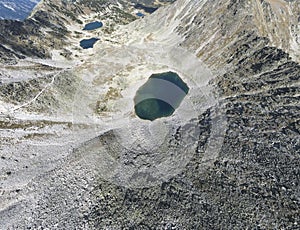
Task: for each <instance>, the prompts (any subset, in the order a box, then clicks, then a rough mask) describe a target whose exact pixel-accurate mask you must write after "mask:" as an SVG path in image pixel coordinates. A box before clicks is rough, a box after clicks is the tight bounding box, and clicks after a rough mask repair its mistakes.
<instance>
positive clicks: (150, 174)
mask: <svg viewBox="0 0 300 230" xmlns="http://www.w3.org/2000/svg"><path fill="white" fill-rule="evenodd" d="M51 2H53V1H51ZM76 2H77V1H76ZM124 2H125V1H124ZM161 2H162V1H161ZM44 4H45V5H44ZM44 4H42V5H41V6H39V8H37V10H36V11H35V12H33V14H32V16H31V17H30V18H36V15H39V14H40V13H39V12H41V11H42V10H41V9H43V8H44V7H47V8H48V7H49V4H50V2H48V3H47V2H45V3H44ZM77 4H78V3H76V4H74V5H73V4H70V5H68V4H67V5H66V8H65V9H69V8H68V7H70V9H72V10H70V11H71V12H77V11H76V9H77V10H78V12H79V10H88V9H89V7H88V6H86V8H82V7H79V8H76V6H77ZM82 4H83V5H84V4H88V3H87V1H86V2H85V3H82ZM116 4H117V5H118V7H119V8H115V10H112V11H118V10H116V9H120V8H121V9H123V10H124V12H128V14H130V15H134V14H131V12H134V9H135V8H134V7H132V8H130V7H128V8H126V7H125V6H126V4H127V3H124V4H125V5H123V8H122V7H120V5H119V4H118V3H116ZM142 4H144V5H145V6H148V7H154V5H153V4H152V3H148V1H143V2H142ZM147 4H148V5H147ZM101 6H102V5H101ZM127 6H128V5H127ZM50 8H52V9H53V10H55V6H52V7H50ZM112 8H114V7H113V6H112ZM128 9H129V10H128ZM59 11H60V12H62V11H61V10H59ZM299 13H300V9H299V3H298V2H297V1H284V0H262V1H258V0H257V1H256V0H247V1H246V0H222V1H220V0H218V1H217V0H203V1H192V0H177V1H176V2H174V3H173V4H171V5H168V6H163V7H160V8H159V9H158V10H157V11H155V12H154V13H153V14H152V15H148V16H146V17H145V18H143V19H139V20H135V21H133V18H132V17H131V16H128V15H127V14H126V15H127V16H126V17H122V18H121V19H122V20H119V21H118V20H117V19H116V18H117V17H116V14H112V20H113V21H114V24H113V27H112V28H113V29H111V30H110V29H109V28H105V26H104V28H103V31H102V30H101V32H96V33H99V35H101V39H100V41H99V42H98V43H96V45H95V48H94V49H92V50H76V49H75V48H74V44H76V43H78V41H79V39H80V38H82V37H84V36H87V35H90V34H88V33H87V34H81V35H79V38H78V39H77V38H75V37H73V35H72V34H74V31H78V29H77V30H75V29H74V28H80V27H79V24H80V22H79V21H77V20H81V21H84V22H88V21H91V19H92V18H91V17H90V14H88V13H84V14H82V15H86V16H81V17H76V19H75V18H74V20H73V19H71V20H69V19H68V20H62V18H63V16H60V14H59V15H58V16H57V18H56V19H51V20H46V21H45V22H43V23H41V24H42V25H44V24H45V23H48V22H49V21H50V22H52V20H57V21H56V22H57V23H58V24H57V23H55V25H56V24H57V25H59V23H61V28H65V30H66V33H63V34H64V36H66V37H68V39H69V40H68V41H70V43H71V44H68V45H67V44H64V43H59V42H58V43H59V46H60V47H53V48H50V49H49V48H48V49H46V51H47V52H48V53H49V56H48V57H50V56H51V55H50V54H52V59H51V60H50V59H34V60H32V59H30V58H28V57H27V58H25V59H24V60H23V61H20V60H19V58H22V57H19V56H18V55H24V56H30V55H31V54H28V53H25V52H23V51H22V50H20V49H21V48H18V49H15V48H12V49H10V51H8V50H5V49H3V52H4V53H5V54H7V56H10V55H11V54H8V52H14V53H15V58H14V60H15V61H14V62H11V61H10V62H9V63H10V65H7V64H3V67H1V72H2V76H1V80H2V81H3V83H2V84H1V85H0V88H1V92H0V97H1V104H0V111H1V123H0V128H1V131H0V135H1V136H0V138H1V144H0V149H1V150H0V154H1V156H0V157H1V159H0V162H1V163H0V166H1V174H0V178H1V180H0V182H1V185H0V186H1V197H2V199H1V201H0V215H1V217H2V218H1V219H0V226H3V227H2V228H3V229H24V228H29V229H43V228H50V229H247V228H249V229H297V228H298V227H299V223H300V219H299V216H300V215H299V214H300V213H299V210H300V199H299V191H300V187H299V181H300V180H299V179H300V178H299V174H300V171H299V164H300V159H299V158H300V155H299V149H300V142H299V140H300V139H299V134H300V113H299V106H300V103H299V102H300V101H299V96H300V94H299V91H300V90H299V78H300V65H299V34H300V33H299ZM55 15H56V14H55ZM74 15H77V14H76V13H74ZM91 15H93V14H91ZM101 15H102V14H101ZM92 17H93V16H92ZM96 18H98V19H101V20H102V19H103V18H101V16H97V17H96ZM29 20H30V19H29ZM103 20H104V19H103ZM33 21H34V20H33ZM131 21H133V22H131ZM104 22H105V21H104ZM129 22H131V23H129ZM127 23H128V24H127ZM124 24H126V25H124ZM22 25H24V24H22ZM104 25H105V24H104ZM49 26H50V25H48V26H47V27H49ZM38 28H40V27H38ZM110 28H111V27H110ZM53 30H54V31H55V29H53ZM18 31H19V30H18ZM24 33H26V32H24ZM92 33H95V32H92ZM29 34H30V36H31V33H29ZM54 38H55V36H54ZM57 39H58V40H59V38H57ZM76 39H77V40H76ZM29 41H30V39H29ZM66 41H67V40H66ZM45 44H47V41H46V40H45ZM16 47H19V46H18V45H16ZM20 47H22V46H20ZM53 49H54V50H55V49H57V50H61V49H67V50H68V51H69V52H71V55H70V56H68V57H64V56H63V55H57V53H55V52H53ZM26 52H29V51H26ZM34 55H35V54H34ZM75 55H76V56H75ZM41 57H44V58H45V57H47V55H44V56H43V55H41ZM26 68H27V70H26ZM168 70H172V71H176V72H177V73H179V74H180V75H181V77H182V78H183V79H184V81H186V82H187V84H188V85H189V87H190V93H189V95H188V97H187V98H186V99H185V100H184V102H183V103H182V105H181V106H180V107H179V109H178V111H177V112H176V113H174V115H173V116H172V117H169V118H163V119H158V120H155V121H153V122H149V121H143V120H140V119H139V118H137V117H136V116H135V114H134V112H133V97H134V95H135V92H136V90H137V89H138V88H139V86H141V85H142V84H143V83H144V82H145V81H146V80H147V78H148V77H149V76H150V75H151V74H152V73H158V72H163V71H168ZM20 72H21V73H22V76H18V75H16V74H13V73H20ZM8 75H9V76H8ZM24 76H25V77H24Z"/></svg>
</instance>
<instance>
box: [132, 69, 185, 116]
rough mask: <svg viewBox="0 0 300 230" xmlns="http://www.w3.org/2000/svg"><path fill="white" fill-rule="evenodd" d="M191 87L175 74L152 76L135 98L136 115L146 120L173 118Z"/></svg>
mask: <svg viewBox="0 0 300 230" xmlns="http://www.w3.org/2000/svg"><path fill="white" fill-rule="evenodd" d="M188 92H189V87H188V86H187V84H186V83H185V82H184V81H183V80H182V79H181V78H180V77H179V75H178V74H177V73H174V72H170V71H169V72H164V73H157V74H152V75H151V76H150V77H149V79H148V81H147V82H146V83H145V84H144V85H142V86H141V87H140V88H139V89H138V90H137V92H136V95H135V97H134V109H135V113H136V115H137V116H138V117H139V118H141V119H144V120H150V121H153V120H155V119H157V118H161V117H168V116H171V115H172V114H173V113H174V112H175V110H176V109H177V108H178V107H179V106H180V103H181V102H182V100H183V99H184V97H185V96H186V95H187V94H188Z"/></svg>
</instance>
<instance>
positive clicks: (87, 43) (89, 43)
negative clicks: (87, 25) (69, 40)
mask: <svg viewBox="0 0 300 230" xmlns="http://www.w3.org/2000/svg"><path fill="white" fill-rule="evenodd" d="M98 40H99V38H90V39H83V40H81V41H80V46H81V47H82V48H83V49H89V48H93V47H94V44H95V43H96V42H97V41H98Z"/></svg>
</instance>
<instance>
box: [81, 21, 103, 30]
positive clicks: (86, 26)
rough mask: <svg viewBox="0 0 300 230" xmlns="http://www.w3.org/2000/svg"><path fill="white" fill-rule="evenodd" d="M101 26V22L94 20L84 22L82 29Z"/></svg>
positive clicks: (93, 28) (92, 28)
mask: <svg viewBox="0 0 300 230" xmlns="http://www.w3.org/2000/svg"><path fill="white" fill-rule="evenodd" d="M102 26H103V23H102V22H99V21H95V22H91V23H88V24H86V25H85V26H84V28H83V30H95V29H98V28H101V27H102Z"/></svg>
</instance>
